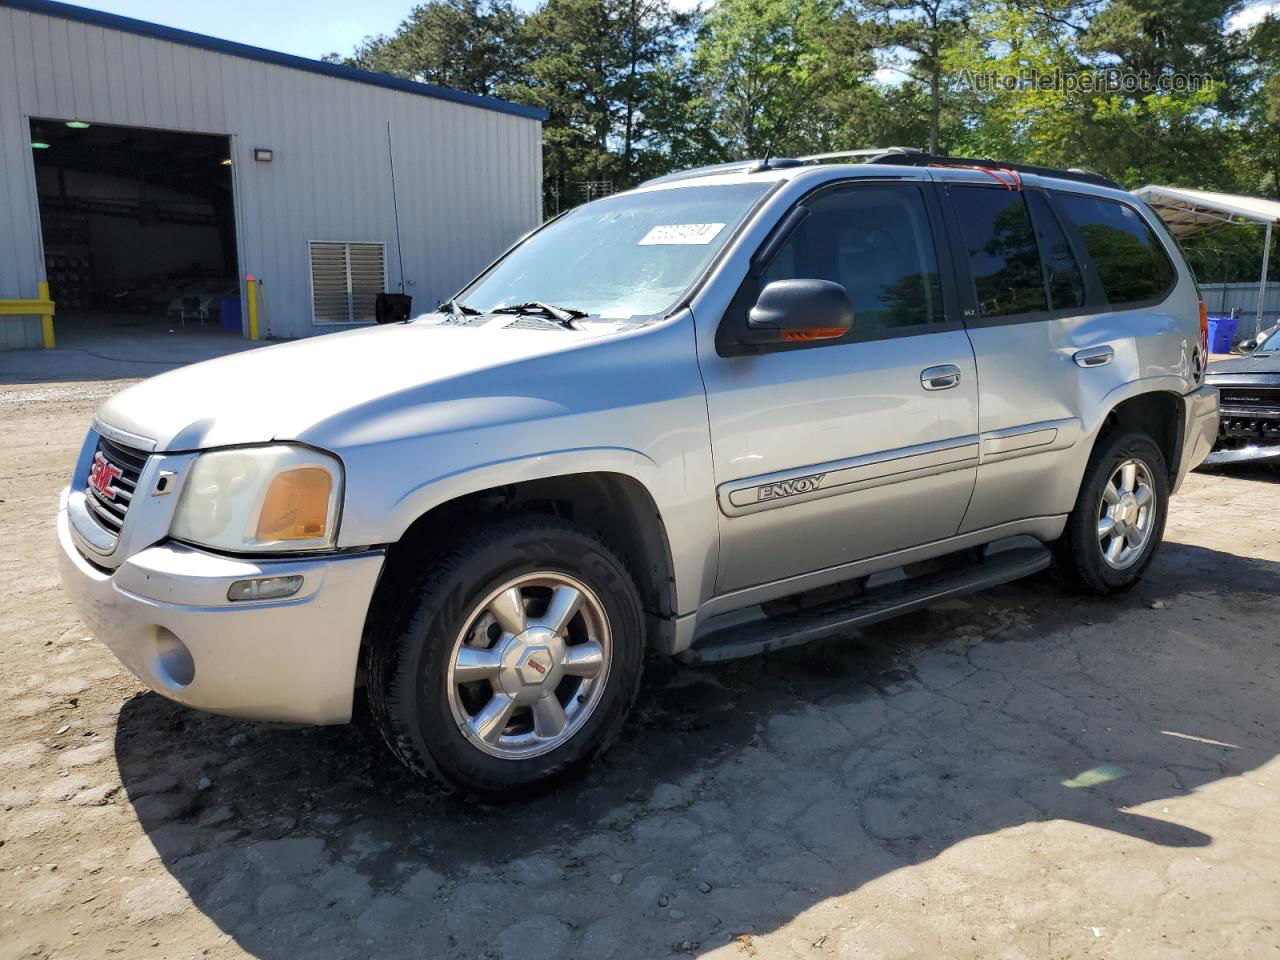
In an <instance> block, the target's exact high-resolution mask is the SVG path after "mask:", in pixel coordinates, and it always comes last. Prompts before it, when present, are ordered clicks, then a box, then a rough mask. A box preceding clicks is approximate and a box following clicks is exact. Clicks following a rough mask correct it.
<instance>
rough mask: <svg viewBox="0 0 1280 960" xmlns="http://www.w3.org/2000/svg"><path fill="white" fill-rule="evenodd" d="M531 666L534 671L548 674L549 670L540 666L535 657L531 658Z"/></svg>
mask: <svg viewBox="0 0 1280 960" xmlns="http://www.w3.org/2000/svg"><path fill="white" fill-rule="evenodd" d="M529 666H531V667H533V669H535V670H537V671H538V672H539V673H544V674H545V673H546V672H547V668H546V667H544V666H543V665H542V664H540V663H539V662H538V661H537V659H536V658H535V657H530V658H529Z"/></svg>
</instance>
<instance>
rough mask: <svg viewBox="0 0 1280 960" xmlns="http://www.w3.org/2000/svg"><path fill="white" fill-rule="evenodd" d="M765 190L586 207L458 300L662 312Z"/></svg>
mask: <svg viewBox="0 0 1280 960" xmlns="http://www.w3.org/2000/svg"><path fill="white" fill-rule="evenodd" d="M769 186H770V184H769V183H767V182H760V183H739V184H728V185H718V186H697V185H693V186H683V187H673V188H669V189H665V190H652V191H648V192H646V193H632V194H619V195H618V196H616V197H606V198H605V199H603V200H597V201H596V202H594V203H588V204H584V205H583V206H581V207H578V208H577V209H575V210H572V211H570V212H569V213H567V214H565V215H564V216H563V217H561V218H560V219H559V220H556V221H555V222H554V223H550V224H548V225H547V226H546V227H544V228H543V229H541V230H539V231H538V232H537V233H535V234H533V235H532V236H531V237H529V238H528V239H527V240H525V241H524V243H522V244H520V245H519V246H518V247H516V248H515V249H514V250H512V251H511V252H510V253H509V254H508V255H507V256H506V257H504V258H503V259H502V260H501V261H500V262H499V263H498V264H496V265H495V266H494V267H493V269H491V270H490V271H489V272H488V273H486V274H485V275H484V276H482V277H480V278H479V279H478V280H476V281H475V283H473V284H472V285H471V286H470V287H468V288H467V289H466V290H464V291H463V292H462V293H460V294H459V295H458V298H457V299H458V300H459V301H460V302H461V303H463V304H465V305H466V306H468V307H474V308H476V309H477V310H480V311H481V312H487V311H490V310H493V309H496V308H498V307H507V306H514V305H516V304H521V303H528V302H530V301H535V300H536V301H541V302H543V303H548V304H553V305H555V306H558V307H569V308H571V309H574V310H582V311H585V312H586V313H587V314H588V315H590V316H592V317H603V318H608V319H630V318H633V317H652V316H657V315H662V314H664V313H665V312H666V311H667V310H669V309H670V308H671V307H673V306H675V304H676V302H677V301H678V300H679V298H680V297H681V296H682V295H683V294H684V292H685V291H686V290H687V289H688V288H689V287H690V286H691V285H692V284H693V283H694V281H695V280H697V279H698V277H699V276H700V275H701V273H702V271H703V270H705V269H706V267H707V265H708V264H709V263H710V262H711V260H712V258H713V257H714V256H715V255H716V254H717V253H718V252H719V251H720V248H721V247H723V246H724V244H725V242H726V241H727V240H728V239H729V236H730V235H731V234H732V233H733V230H734V228H735V227H737V225H738V224H739V223H741V222H742V220H743V219H744V218H745V217H746V216H747V214H748V213H750V211H751V209H752V207H753V206H754V205H755V203H756V202H757V201H758V200H759V199H760V198H761V197H762V196H764V194H765V192H766V191H767V190H768V189H769Z"/></svg>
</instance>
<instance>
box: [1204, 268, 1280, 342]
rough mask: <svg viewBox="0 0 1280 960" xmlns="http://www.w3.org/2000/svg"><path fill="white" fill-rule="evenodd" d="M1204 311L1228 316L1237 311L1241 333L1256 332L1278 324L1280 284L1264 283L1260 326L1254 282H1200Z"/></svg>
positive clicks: (1238, 328) (1256, 288) (1279, 319)
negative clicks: (1265, 287) (1264, 291)
mask: <svg viewBox="0 0 1280 960" xmlns="http://www.w3.org/2000/svg"><path fill="white" fill-rule="evenodd" d="M1200 292H1201V293H1202V294H1203V295H1204V305H1205V309H1206V310H1208V311H1209V312H1210V313H1230V312H1231V311H1232V310H1233V309H1235V310H1239V311H1240V313H1239V317H1240V325H1239V326H1238V327H1237V328H1236V329H1237V330H1240V331H1248V332H1250V333H1257V332H1258V330H1259V329H1264V328H1266V327H1269V326H1271V325H1272V324H1273V323H1276V322H1280V282H1277V281H1275V280H1270V281H1268V282H1267V292H1266V296H1265V297H1263V299H1262V324H1261V328H1260V327H1259V325H1258V284H1256V283H1202V284H1200Z"/></svg>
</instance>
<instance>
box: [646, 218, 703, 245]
mask: <svg viewBox="0 0 1280 960" xmlns="http://www.w3.org/2000/svg"><path fill="white" fill-rule="evenodd" d="M723 229H724V224H723V223H660V224H658V226H656V227H654V228H653V229H652V230H650V231H649V232H648V233H646V234H645V235H644V236H643V237H641V238H640V246H642V247H652V246H657V245H659V244H690V245H693V246H699V247H700V246H705V245H706V244H708V243H710V242H711V241H712V240H714V239H715V238H716V234H718V233H719V232H720V231H721V230H723Z"/></svg>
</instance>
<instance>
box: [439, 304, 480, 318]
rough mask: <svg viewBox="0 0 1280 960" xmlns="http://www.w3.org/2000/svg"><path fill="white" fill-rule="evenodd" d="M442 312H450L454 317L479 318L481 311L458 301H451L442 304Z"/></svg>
mask: <svg viewBox="0 0 1280 960" xmlns="http://www.w3.org/2000/svg"><path fill="white" fill-rule="evenodd" d="M440 308H441V309H442V310H445V311H448V313H449V315H450V316H452V317H477V316H479V315H480V311H479V310H477V309H476V308H475V307H473V306H470V305H469V304H465V303H461V302H460V301H458V300H449V301H448V302H446V303H442V304H440Z"/></svg>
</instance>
